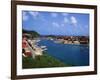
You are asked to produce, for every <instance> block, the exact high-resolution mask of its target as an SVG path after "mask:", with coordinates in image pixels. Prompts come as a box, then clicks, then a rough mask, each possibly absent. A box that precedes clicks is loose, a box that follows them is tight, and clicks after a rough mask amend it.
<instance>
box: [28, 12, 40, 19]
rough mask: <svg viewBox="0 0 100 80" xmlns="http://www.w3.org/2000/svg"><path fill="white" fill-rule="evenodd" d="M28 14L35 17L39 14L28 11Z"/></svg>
mask: <svg viewBox="0 0 100 80" xmlns="http://www.w3.org/2000/svg"><path fill="white" fill-rule="evenodd" d="M29 14H30V15H32V16H33V18H35V19H36V18H37V16H39V12H34V11H29Z"/></svg>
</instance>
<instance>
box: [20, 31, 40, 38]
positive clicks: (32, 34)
mask: <svg viewBox="0 0 100 80" xmlns="http://www.w3.org/2000/svg"><path fill="white" fill-rule="evenodd" d="M22 32H23V33H27V34H31V36H32V37H39V36H40V34H39V33H37V32H36V31H30V30H25V29H22Z"/></svg>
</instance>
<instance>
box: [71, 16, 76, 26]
mask: <svg viewBox="0 0 100 80" xmlns="http://www.w3.org/2000/svg"><path fill="white" fill-rule="evenodd" d="M70 19H71V24H73V25H74V26H76V25H77V19H76V18H75V17H74V16H71V17H70Z"/></svg>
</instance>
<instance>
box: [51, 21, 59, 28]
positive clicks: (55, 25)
mask: <svg viewBox="0 0 100 80" xmlns="http://www.w3.org/2000/svg"><path fill="white" fill-rule="evenodd" d="M52 25H53V26H54V27H59V26H60V25H59V24H58V23H57V22H52Z"/></svg>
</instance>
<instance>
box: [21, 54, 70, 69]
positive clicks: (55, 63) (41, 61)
mask: <svg viewBox="0 0 100 80" xmlns="http://www.w3.org/2000/svg"><path fill="white" fill-rule="evenodd" d="M22 61H23V62H22V63H23V66H22V67H23V69H28V68H48V67H64V66H70V65H67V64H65V63H62V62H61V61H59V60H57V59H55V58H53V57H52V56H49V55H48V54H47V53H45V52H44V54H43V55H42V56H37V57H36V58H35V59H33V58H32V57H26V58H25V57H23V60H22Z"/></svg>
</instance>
